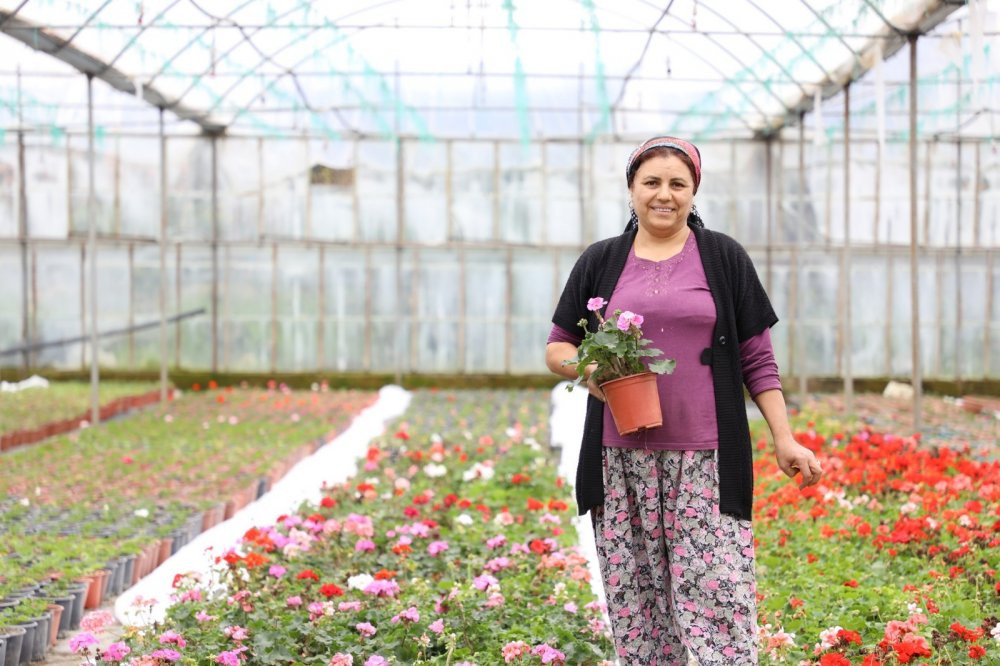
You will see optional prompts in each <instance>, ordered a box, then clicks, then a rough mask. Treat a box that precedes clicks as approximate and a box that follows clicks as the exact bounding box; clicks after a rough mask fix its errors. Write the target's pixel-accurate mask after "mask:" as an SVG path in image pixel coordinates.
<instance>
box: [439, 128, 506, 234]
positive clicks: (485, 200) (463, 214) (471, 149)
mask: <svg viewBox="0 0 1000 666" xmlns="http://www.w3.org/2000/svg"><path fill="white" fill-rule="evenodd" d="M495 160H496V145H495V144H494V143H492V142H486V141H480V142H463V141H456V142H454V143H452V144H451V163H452V168H451V172H450V176H451V192H452V209H451V213H452V217H453V219H454V240H464V241H486V240H491V239H492V238H493V237H494V224H495V217H496V215H495V211H496V207H497V191H496V164H495Z"/></svg>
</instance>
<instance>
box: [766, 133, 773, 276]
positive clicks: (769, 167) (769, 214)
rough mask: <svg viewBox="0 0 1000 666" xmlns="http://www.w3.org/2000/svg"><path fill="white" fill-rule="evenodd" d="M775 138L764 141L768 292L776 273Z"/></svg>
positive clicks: (769, 137)
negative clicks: (774, 244) (773, 239)
mask: <svg viewBox="0 0 1000 666" xmlns="http://www.w3.org/2000/svg"><path fill="white" fill-rule="evenodd" d="M773 148H774V137H773V136H772V135H768V137H767V139H765V140H764V150H765V151H766V153H765V156H764V181H765V183H764V257H765V259H764V262H765V264H764V265H765V270H764V289H765V290H766V291H767V292H770V291H771V284H772V282H771V278H772V273H773V271H774V268H773V257H772V254H773V252H772V250H771V240H772V239H771V233H772V228H773V227H774V206H773V201H772V196H771V189H772V187H773V183H774V174H773V171H774V156H773V153H774V151H773V150H772V149H773Z"/></svg>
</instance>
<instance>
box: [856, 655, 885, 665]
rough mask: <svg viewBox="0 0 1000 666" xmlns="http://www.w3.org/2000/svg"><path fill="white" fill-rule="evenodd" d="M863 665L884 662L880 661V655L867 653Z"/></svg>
mask: <svg viewBox="0 0 1000 666" xmlns="http://www.w3.org/2000/svg"><path fill="white" fill-rule="evenodd" d="M861 666H882V662H881V661H879V659H878V657H876V656H875V655H873V654H869V655H865V658H864V660H863V661H862V662H861Z"/></svg>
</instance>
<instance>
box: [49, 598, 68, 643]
mask: <svg viewBox="0 0 1000 666" xmlns="http://www.w3.org/2000/svg"><path fill="white" fill-rule="evenodd" d="M51 601H52V603H54V604H59V605H60V606H62V609H63V612H62V615H60V616H59V629H57V631H58V632H59V633H58V636H60V637H62V635H63V634H65V633H66V632H67V631H69V626H70V625H71V624H72V623H73V595H72V594H69V593H68V592H67V593H66V594H65V595H63V596H61V597H52V599H51Z"/></svg>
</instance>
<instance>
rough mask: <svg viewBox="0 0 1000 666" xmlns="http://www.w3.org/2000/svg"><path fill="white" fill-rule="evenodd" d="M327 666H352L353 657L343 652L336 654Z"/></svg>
mask: <svg viewBox="0 0 1000 666" xmlns="http://www.w3.org/2000/svg"><path fill="white" fill-rule="evenodd" d="M327 666H354V657H352V656H351V655H349V654H344V653H343V652H338V653H337V654H335V655H333V657H332V658H331V659H330V663H329V664H328V665H327Z"/></svg>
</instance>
